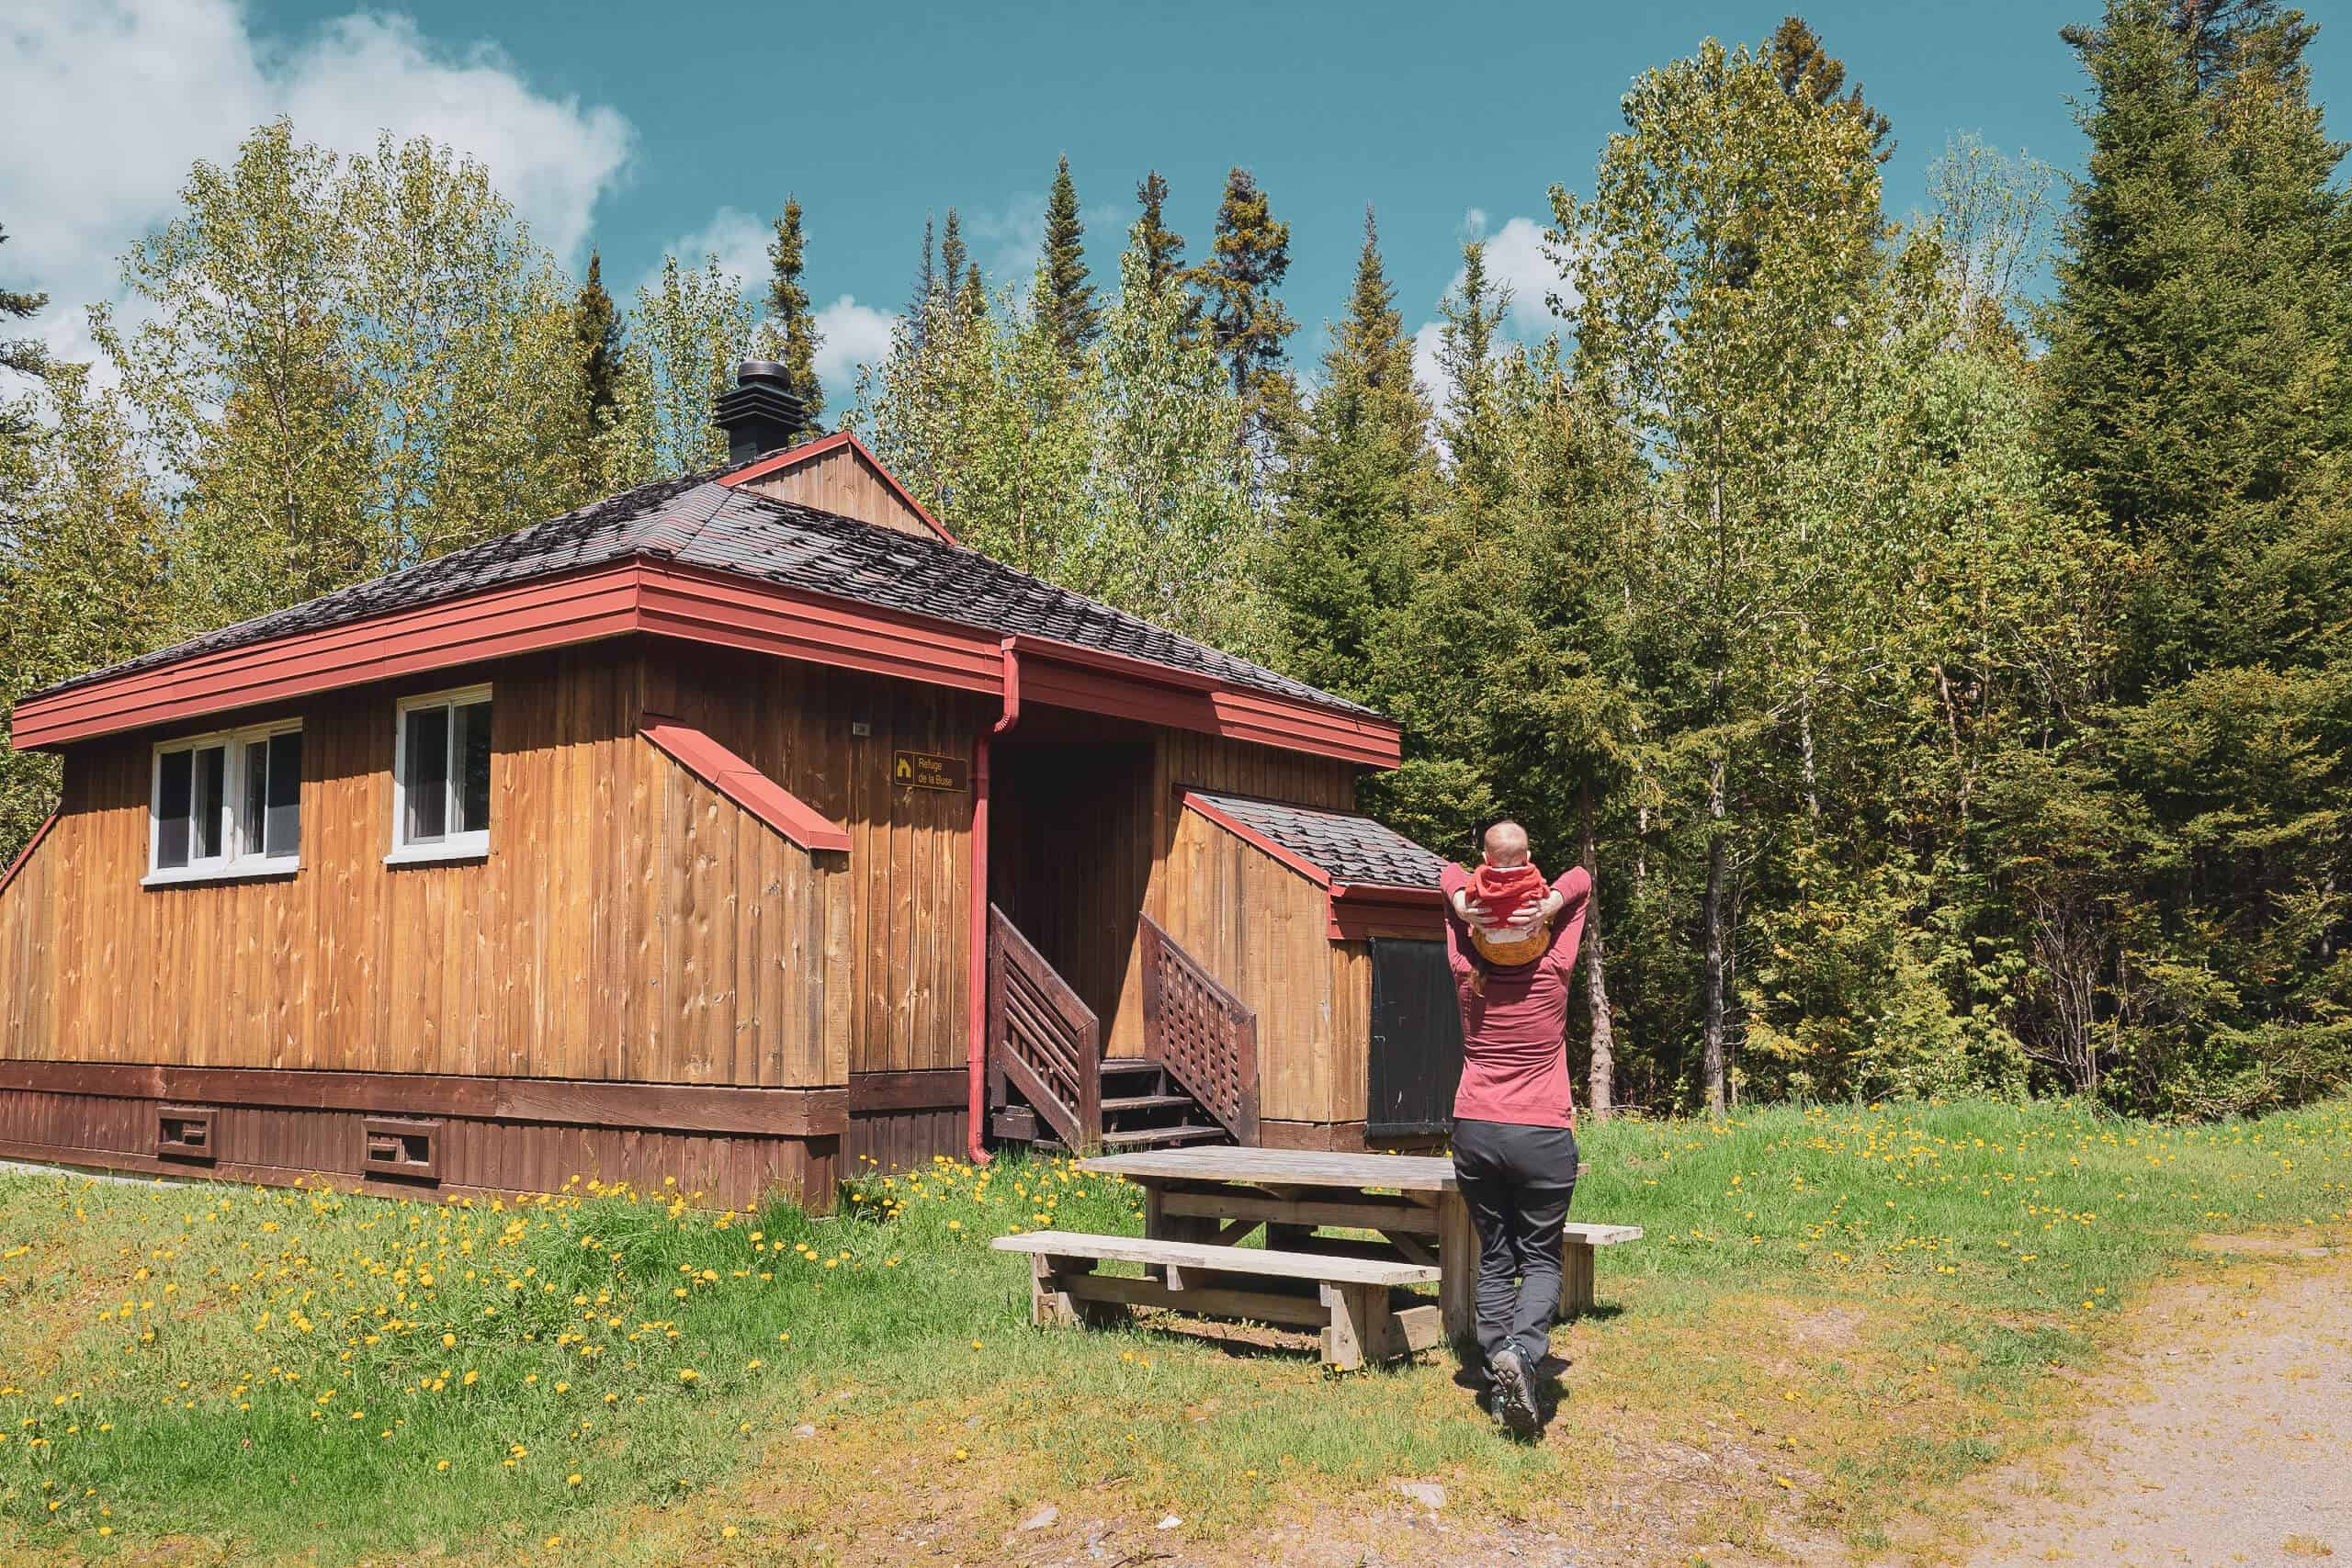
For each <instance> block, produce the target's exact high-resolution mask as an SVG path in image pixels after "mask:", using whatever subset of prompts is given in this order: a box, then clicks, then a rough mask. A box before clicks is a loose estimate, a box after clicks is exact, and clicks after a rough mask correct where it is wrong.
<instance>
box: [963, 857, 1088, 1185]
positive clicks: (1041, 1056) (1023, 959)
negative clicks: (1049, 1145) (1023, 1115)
mask: <svg viewBox="0 0 2352 1568" xmlns="http://www.w3.org/2000/svg"><path fill="white" fill-rule="evenodd" d="M988 964H989V1002H988V1007H989V1062H990V1064H991V1065H992V1067H993V1070H994V1071H996V1072H999V1073H1001V1074H1002V1075H1003V1076H1004V1077H1005V1078H1006V1079H1007V1080H1009V1081H1010V1082H1011V1083H1012V1085H1013V1086H1014V1087H1016V1088H1018V1089H1020V1090H1021V1092H1022V1094H1023V1096H1024V1097H1026V1098H1027V1100H1028V1101H1029V1103H1030V1104H1031V1105H1032V1106H1034V1107H1035V1109H1036V1111H1037V1114H1038V1115H1040V1116H1043V1117H1044V1118H1045V1119H1046V1121H1047V1122H1050V1123H1052V1125H1053V1128H1054V1130H1055V1131H1056V1132H1057V1133H1059V1134H1061V1135H1062V1141H1063V1142H1064V1143H1066V1144H1068V1145H1069V1146H1070V1147H1071V1148H1073V1149H1080V1150H1088V1149H1092V1148H1094V1147H1095V1146H1096V1145H1099V1144H1101V1143H1102V1141H1103V1062H1102V1056H1103V1053H1102V1043H1103V1026H1102V1023H1101V1022H1100V1021H1098V1020H1097V1019H1096V1018H1095V1016H1094V1010H1093V1009H1091V1008H1090V1007H1088V1006H1087V1005H1086V1004H1085V1003H1084V1002H1083V1001H1081V1000H1080V999H1079V995H1078V993H1077V992H1076V991H1073V990H1071V989H1070V988H1069V982H1068V981H1066V980H1064V979H1063V978H1062V977H1061V976H1059V975H1058V974H1057V973H1055V971H1054V966H1053V965H1052V964H1048V963H1046V961H1045V959H1044V958H1043V957H1042V956H1040V955H1039V953H1038V952H1037V950H1036V949H1035V948H1034V947H1032V946H1030V945H1029V939H1028V938H1026V937H1024V936H1023V935H1022V934H1021V931H1020V928H1019V927H1017V926H1015V925H1014V924H1013V923H1012V921H1011V920H1009V919H1006V918H1005V913H1004V911H1003V910H1002V909H1000V908H997V907H996V906H995V905H994V904H990V905H989V952H988Z"/></svg>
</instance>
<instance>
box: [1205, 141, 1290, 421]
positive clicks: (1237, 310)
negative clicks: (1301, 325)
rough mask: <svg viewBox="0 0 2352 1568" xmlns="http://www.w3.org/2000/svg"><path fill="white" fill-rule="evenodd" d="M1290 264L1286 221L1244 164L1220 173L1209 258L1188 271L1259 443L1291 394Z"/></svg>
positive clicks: (1235, 389)
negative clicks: (1286, 291)
mask: <svg viewBox="0 0 2352 1568" xmlns="http://www.w3.org/2000/svg"><path fill="white" fill-rule="evenodd" d="M1289 271H1290V225H1289V224H1288V223H1284V222H1282V221H1279V220H1276V219H1275V217H1274V215H1273V210H1272V207H1271V206H1270V205H1269V204H1268V202H1267V200H1266V193H1265V192H1264V191H1262V190H1260V189H1259V188H1258V182H1257V179H1256V178H1255V177H1254V176H1253V175H1251V174H1250V171H1249V170H1247V169H1241V168H1237V169H1235V170H1234V171H1233V172H1232V173H1231V174H1229V175H1227V176H1226V182H1225V199H1224V201H1223V202H1221V203H1220V204H1219V205H1218V207H1217V214H1216V242H1215V243H1214V244H1213V246H1212V247H1211V253H1210V256H1209V259H1208V260H1207V261H1206V262H1205V263H1204V264H1203V265H1199V266H1196V267H1194V268H1193V269H1192V271H1191V273H1190V274H1189V275H1188V276H1190V278H1191V280H1192V282H1193V287H1195V288H1198V289H1199V290H1200V292H1201V296H1202V299H1203V302H1204V306H1205V308H1206V315H1207V319H1208V323H1209V332H1210V337H1211V342H1212V343H1213V344H1215V345H1216V352H1217V356H1218V357H1219V358H1221V359H1223V360H1224V361H1225V365H1226V373H1227V375H1228V376H1230V377H1231V378H1232V380H1233V391H1234V395H1235V396H1236V397H1238V398H1239V399H1240V400H1241V402H1242V406H1243V408H1244V409H1245V410H1246V411H1248V412H1246V414H1245V421H1246V424H1245V430H1244V440H1245V441H1254V442H1261V443H1262V442H1263V441H1264V440H1266V439H1267V438H1269V437H1270V435H1271V434H1272V427H1273V425H1274V424H1276V423H1279V416H1280V414H1281V412H1282V411H1283V409H1284V407H1285V406H1286V404H1287V403H1288V401H1289V400H1291V398H1292V397H1294V396H1295V394H1293V393H1292V391H1291V389H1290V386H1289V383H1288V378H1286V377H1285V376H1284V375H1283V352H1284V351H1283V339H1284V338H1287V337H1288V336H1290V334H1291V333H1295V332H1296V331H1297V330H1298V323H1297V322H1295V321H1292V320H1291V319H1290V317H1289V315H1288V314H1287V313H1285V312H1284V310H1283V303H1282V299H1281V297H1280V296H1279V294H1278V293H1277V292H1276V291H1277V290H1278V289H1280V288H1282V283H1283V277H1284V276H1286V275H1287V274H1288V273H1289Z"/></svg>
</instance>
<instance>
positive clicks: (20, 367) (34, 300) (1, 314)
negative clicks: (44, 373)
mask: <svg viewBox="0 0 2352 1568" xmlns="http://www.w3.org/2000/svg"><path fill="white" fill-rule="evenodd" d="M6 243H8V231H7V230H6V229H5V228H0V245H5V244H6ZM48 303H49V296H48V295H46V294H28V293H25V292H23V291H21V290H18V289H14V288H0V319H14V320H17V321H22V320H24V319H26V318H27V317H29V316H31V315H33V314H35V313H36V312H38V311H39V310H40V309H41V308H42V307H43V306H45V305H47V304H48ZM48 363H49V357H48V355H47V354H46V353H45V352H43V350H42V348H41V345H40V344H39V343H38V342H36V341H35V340H33V339H31V338H0V370H14V371H16V372H17V374H18V375H21V376H38V375H40V372H41V370H42V369H43V368H44V367H46V366H47V365H48Z"/></svg>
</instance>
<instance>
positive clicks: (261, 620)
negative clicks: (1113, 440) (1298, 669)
mask: <svg viewBox="0 0 2352 1568" xmlns="http://www.w3.org/2000/svg"><path fill="white" fill-rule="evenodd" d="M636 556H649V557H654V558H661V559H665V560H674V561H678V562H680V563H683V564H684V565H689V566H699V567H706V568H708V569H710V570H717V571H725V572H732V573H734V574H736V575H739V576H742V577H748V578H753V579H757V580H759V581H766V582H774V583H777V584H779V585H782V586H785V587H789V588H796V589H802V590H805V591H808V592H816V593H826V594H831V595H834V596H836V597H840V598H843V599H853V600H856V601H858V602H860V603H862V604H876V605H881V606H883V607H885V608H888V609H892V610H900V611H904V612H907V613H909V614H911V615H925V616H930V617H933V618H934V619H938V620H944V621H954V622H958V623H960V624H963V625H966V626H978V627H981V628H984V629H986V630H989V631H992V632H995V633H997V634H998V635H1000V636H1002V635H1006V634H1015V633H1017V634H1022V635H1026V636H1031V637H1052V638H1055V639H1057V640H1058V641H1062V642H1069V643H1075V644H1077V645H1078V646H1080V647H1081V648H1087V649H1094V650H1096V651H1098V652H1103V653H1118V654H1125V655H1127V656H1128V657H1130V658H1134V659H1140V660H1148V662H1151V663H1154V664H1161V665H1166V666H1169V667H1170V668H1172V669H1177V670H1183V671H1189V672H1191V673H1193V674H1198V675H1206V676H1209V677H1211V678H1213V679H1216V680H1218V681H1221V682H1227V683H1228V684H1231V685H1234V686H1241V687H1247V688H1249V689H1250V690H1253V691H1258V692H1263V693H1266V694H1270V695H1273V696H1280V697H1287V698H1289V699H1291V700H1293V701H1296V702H1304V703H1311V704H1314V705H1317V706H1318V707H1326V708H1332V709H1336V710H1338V711H1340V712H1342V713H1349V714H1360V715H1366V716H1370V715H1371V714H1372V710H1371V709H1369V708H1366V707H1363V706H1361V705H1357V704H1355V703H1351V702H1349V701H1348V700H1347V699H1345V698H1343V697H1338V696H1334V695H1332V694H1330V693H1329V692H1325V691H1320V690H1318V689H1317V688H1316V687H1313V686H1310V685H1308V684H1306V682H1303V681H1294V680H1292V679H1291V678H1290V677H1288V676H1286V675H1279V674H1276V673H1275V672H1274V671H1271V670H1267V669H1264V668H1262V667H1261V666H1260V665H1256V664H1252V663H1250V661H1249V660H1246V659H1238V658H1236V657H1234V656H1233V655H1232V654H1229V653H1226V652H1223V651H1221V650H1219V649H1214V648H1211V647H1209V646H1208V645H1206V644H1205V643H1201V642H1196V641H1194V640H1193V638H1191V637H1184V636H1182V635H1180V634H1178V633H1176V632H1171V631H1169V630H1167V629H1166V628H1164V627H1161V626H1153V625H1152V624H1151V623H1150V622H1148V621H1146V620H1143V619H1141V618H1140V617H1138V616H1136V615H1128V614H1127V613H1126V612H1125V611H1124V610H1115V609H1113V608H1112V607H1111V606H1110V605H1108V604H1100V603H1098V602H1096V601H1094V600H1092V599H1089V598H1087V597H1086V596H1084V595H1083V594H1080V593H1073V592H1070V591H1069V590H1068V589H1064V588H1057V587H1055V586H1053V585H1052V584H1051V583H1047V582H1044V581H1039V580H1038V579H1036V578H1034V577H1031V576H1030V575H1029V574H1028V573H1026V572H1023V571H1016V570H1013V569H1012V568H1011V567H1009V566H1006V565H1004V564H1002V563H1001V562H1000V561H995V560H991V559H989V558H988V557H986V556H984V555H981V554H979V553H978V551H975V550H970V549H967V548H965V547H962V546H960V545H951V544H949V543H947V542H946V541H945V540H944V539H931V538H919V537H916V536H912V535H909V534H900V533H898V532H895V531H893V530H891V529H888V528H881V527H876V526H874V525H871V524H866V523H860V522H857V521H855V520H854V519H853V518H848V517H841V516H837V515H835V514H834V513H830V512H820V511H817V510H815V509H814V508H811V507H807V506H801V505H797V504H796V503H794V502H786V501H778V500H775V499H773V498H771V497H767V496H763V495H758V494H754V493H752V491H746V490H736V489H730V488H729V487H728V486H725V485H722V484H718V483H715V482H713V476H712V475H711V474H694V475H688V476H686V477H685V478H683V479H663V480H659V481H656V482H655V483H652V484H649V485H641V486H639V488H637V489H636V490H632V491H623V492H622V493H621V494H619V495H616V496H611V497H608V498H606V499H605V500H603V501H599V502H594V504H592V505H588V506H584V507H582V508H581V509H579V510H578V511H576V512H568V513H564V514H563V515H562V516H560V517H555V518H550V519H548V521H547V522H544V523H536V524H533V525H531V526H529V527H527V528H524V529H521V530H518V531H517V532H515V533H513V534H509V535H507V536H504V537H503V538H498V539H492V540H490V541H489V542H487V543H485V544H481V545H476V546H474V547H471V548H470V549H464V550H458V551H456V552H454V553H453V554H450V555H446V556H442V557H439V558H436V559H434V560H429V561H424V562H422V563H420V564H419V565H416V566H413V567H409V568H407V569H406V570H401V571H396V572H393V573H391V574H390V576H386V577H379V578H376V579H374V580H373V581H368V582H360V583H355V584H353V585H352V586H351V587H348V588H344V589H339V590H337V591H336V592H333V593H329V594H325V595H323V596H322V597H320V598H317V599H312V600H311V601H309V602H308V603H306V604H296V605H292V606H290V607H288V608H287V609H283V610H277V611H273V612H271V613H270V614H268V615H257V616H255V617H254V618H253V619H251V620H246V621H239V622H237V623H236V624H235V625H233V626H222V627H220V629H218V630H217V631H210V632H206V633H205V634H204V635H202V636H201V637H190V638H189V639H188V640H187V641H186V642H181V643H175V644H174V645H173V646H172V647H169V648H164V649H157V650H156V651H155V652H153V653H149V654H145V655H142V656H141V657H140V658H137V659H132V660H126V661H124V662H122V663H119V664H113V665H109V666H107V668H105V669H103V670H94V671H90V672H89V673H87V674H85V675H77V676H75V677H74V678H73V679H72V680H69V681H62V682H58V683H57V684H55V685H52V686H50V687H47V688H45V689H44V690H42V691H40V692H36V693H33V694H32V696H34V697H41V696H47V695H50V694H52V693H56V692H62V691H67V690H70V689H72V688H74V687H75V686H82V685H86V684H88V683H90V682H94V681H102V680H106V679H107V678H109V677H112V676H116V675H122V674H127V673H130V671H138V670H149V669H154V668H157V667H159V666H162V665H165V664H171V663H176V662H177V661H179V660H184V659H194V658H198V657H200V656H202V655H205V654H210V653H222V652H227V651H229V650H231V649H239V648H245V647H249V646H251V645H253V644H255V643H262V642H267V641H270V640H272V639H274V638H277V637H288V636H292V635H294V634H297V633H300V632H309V631H317V630H320V629H322V628H323V627H327V626H341V625H344V624H345V623H347V622H351V621H358V620H365V619H367V618H368V617H369V616H373V615H384V614H388V613H390V612H391V611H395V610H404V609H409V608H412V607H413V606H416V605H420V604H433V603H435V602H438V601H440V600H444V599H455V598H459V597H462V596H464V595H466V594H469V593H474V592H481V590H483V589H487V588H494V587H498V586H500V585H502V584H505V583H511V582H518V581H524V580H526V579H528V578H534V577H548V576H553V575H555V574H557V573H560V572H567V571H574V570H581V569H583V568H588V567H596V566H605V565H610V564H612V563H614V562H616V561H621V560H626V559H628V558H631V557H636ZM27 700H30V699H29V698H28V699H27Z"/></svg>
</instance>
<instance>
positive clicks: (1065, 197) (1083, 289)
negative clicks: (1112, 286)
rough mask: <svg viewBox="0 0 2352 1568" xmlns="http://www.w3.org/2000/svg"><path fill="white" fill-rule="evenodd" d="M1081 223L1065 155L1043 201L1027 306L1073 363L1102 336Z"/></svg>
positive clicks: (1100, 316) (1075, 187) (1100, 312)
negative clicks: (1039, 249)
mask: <svg viewBox="0 0 2352 1568" xmlns="http://www.w3.org/2000/svg"><path fill="white" fill-rule="evenodd" d="M1085 234H1086V224H1085V221H1084V220H1082V219H1080V216H1079V211H1078V186H1077V184H1076V182H1074V181H1073V180H1071V178H1070V177H1069V154H1068V153H1067V152H1065V153H1064V154H1062V160H1061V163H1060V164H1059V165H1058V166H1057V168H1056V169H1055V170H1054V188H1053V192H1052V194H1051V195H1050V196H1048V197H1046V244H1045V251H1044V253H1043V254H1041V255H1040V256H1039V257H1038V259H1037V286H1036V289H1035V299H1034V301H1033V303H1032V305H1031V309H1032V310H1034V311H1035V314H1036V315H1037V317H1038V319H1039V320H1041V321H1044V322H1045V324H1046V330H1048V331H1049V332H1051V333H1053V334H1054V342H1055V343H1056V344H1057V345H1058V346H1059V347H1060V349H1061V351H1062V357H1063V358H1064V359H1065V360H1067V361H1068V362H1069V364H1070V365H1072V366H1076V365H1077V364H1078V363H1079V361H1080V359H1081V358H1082V357H1083V356H1084V355H1085V353H1086V351H1087V349H1089V348H1090V347H1091V346H1092V345H1093V343H1094V340H1095V339H1096V338H1097V337H1099V336H1100V335H1102V332H1103V311H1102V308H1101V307H1100V306H1098V305H1097V304H1096V303H1095V301H1094V286H1093V285H1092V284H1091V283H1089V282H1087V280H1086V246H1085V243H1084V241H1085Z"/></svg>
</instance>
